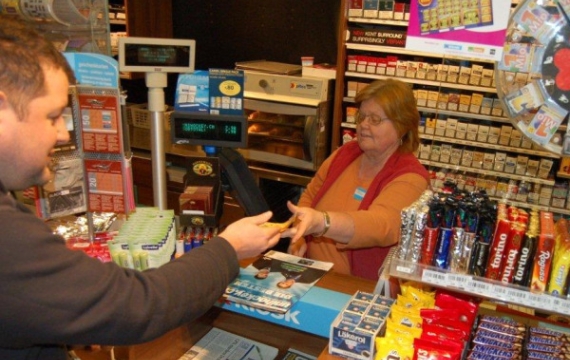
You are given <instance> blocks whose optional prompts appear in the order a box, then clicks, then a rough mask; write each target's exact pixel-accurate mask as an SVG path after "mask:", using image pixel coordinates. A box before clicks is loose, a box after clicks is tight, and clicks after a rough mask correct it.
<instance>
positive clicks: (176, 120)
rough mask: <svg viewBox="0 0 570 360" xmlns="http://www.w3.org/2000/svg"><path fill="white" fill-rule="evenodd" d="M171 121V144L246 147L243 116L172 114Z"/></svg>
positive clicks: (245, 120)
mask: <svg viewBox="0 0 570 360" xmlns="http://www.w3.org/2000/svg"><path fill="white" fill-rule="evenodd" d="M171 121H172V124H171V132H172V143H173V144H189V145H206V146H218V147H232V148H240V147H246V145H247V130H246V123H247V119H246V118H245V117H244V116H232V115H211V114H202V113H184V112H174V113H173V114H172V115H171Z"/></svg>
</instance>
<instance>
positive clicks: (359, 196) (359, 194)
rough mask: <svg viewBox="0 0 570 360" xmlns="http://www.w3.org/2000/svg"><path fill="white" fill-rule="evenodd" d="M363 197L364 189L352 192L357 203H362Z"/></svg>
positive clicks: (359, 188)
mask: <svg viewBox="0 0 570 360" xmlns="http://www.w3.org/2000/svg"><path fill="white" fill-rule="evenodd" d="M364 195H366V189H365V188H363V187H360V186H359V187H357V188H356V190H354V195H353V197H354V199H356V200H358V201H362V199H364Z"/></svg>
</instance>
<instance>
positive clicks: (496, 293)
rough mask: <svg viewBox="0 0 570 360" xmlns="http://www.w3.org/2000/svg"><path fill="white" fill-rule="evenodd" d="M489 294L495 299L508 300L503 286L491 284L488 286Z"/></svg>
mask: <svg viewBox="0 0 570 360" xmlns="http://www.w3.org/2000/svg"><path fill="white" fill-rule="evenodd" d="M489 290H490V294H489V295H490V296H491V297H493V298H495V299H500V300H505V301H506V300H508V297H507V288H506V287H505V286H501V285H496V284H493V285H491V287H490V289H489Z"/></svg>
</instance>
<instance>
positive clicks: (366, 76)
mask: <svg viewBox="0 0 570 360" xmlns="http://www.w3.org/2000/svg"><path fill="white" fill-rule="evenodd" d="M345 76H346V77H358V78H363V79H371V80H377V79H397V80H400V81H403V82H406V83H410V84H415V85H426V86H434V87H438V88H440V87H441V88H447V89H457V90H466V91H479V92H484V93H497V89H496V88H494V87H488V86H475V85H469V84H461V83H456V82H455V83H454V82H445V81H436V80H425V79H418V78H406V77H401V76H385V75H377V74H368V73H361V72H355V71H347V72H346V73H345Z"/></svg>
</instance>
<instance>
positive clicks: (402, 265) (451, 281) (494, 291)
mask: <svg viewBox="0 0 570 360" xmlns="http://www.w3.org/2000/svg"><path fill="white" fill-rule="evenodd" d="M390 276H393V277H397V278H400V279H405V280H410V281H417V282H421V283H424V284H428V285H432V286H435V287H442V288H446V289H448V290H452V291H456V292H459V293H464V294H469V295H473V296H477V297H481V298H486V299H491V300H494V301H504V302H506V303H510V304H513V305H520V306H524V307H530V308H533V309H536V310H542V311H546V312H551V313H557V314H562V315H570V300H569V299H567V298H565V297H564V298H562V297H557V296H553V295H549V294H542V293H540V294H539V293H533V292H531V291H530V290H529V289H528V288H525V287H522V286H516V285H507V284H504V283H502V282H500V281H493V280H489V279H486V278H482V277H478V276H473V275H469V274H457V273H453V272H450V271H447V270H443V269H440V268H436V267H433V266H428V265H422V264H418V263H415V262H410V261H405V260H401V259H397V258H393V259H392V261H391V263H390Z"/></svg>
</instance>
